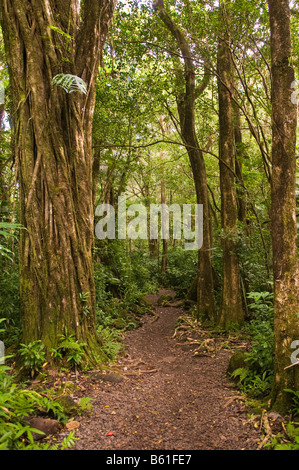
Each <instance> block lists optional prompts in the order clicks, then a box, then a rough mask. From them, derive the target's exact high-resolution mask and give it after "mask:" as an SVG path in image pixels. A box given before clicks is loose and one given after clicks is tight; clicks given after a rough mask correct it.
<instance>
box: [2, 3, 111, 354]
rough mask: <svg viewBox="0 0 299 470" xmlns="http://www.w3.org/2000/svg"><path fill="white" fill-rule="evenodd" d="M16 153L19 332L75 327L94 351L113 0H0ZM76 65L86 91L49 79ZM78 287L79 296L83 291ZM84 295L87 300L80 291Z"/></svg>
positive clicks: (54, 332)
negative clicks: (103, 80)
mask: <svg viewBox="0 0 299 470" xmlns="http://www.w3.org/2000/svg"><path fill="white" fill-rule="evenodd" d="M0 5H1V17H2V20H1V24H2V30H3V35H4V41H5V49H6V58H7V63H8V68H9V74H10V83H11V94H12V97H11V98H12V109H11V116H12V136H13V137H12V139H13V147H14V152H15V158H16V159H17V162H18V169H19V174H18V181H19V187H20V201H21V214H20V219H21V220H20V221H21V223H22V224H23V225H24V227H25V229H26V230H23V231H22V234H21V240H20V296H21V313H22V320H23V341H24V342H30V341H33V340H37V339H40V340H42V342H43V343H44V344H45V346H46V349H47V351H48V352H49V351H50V349H51V348H53V347H56V346H57V338H58V335H59V334H61V333H64V332H65V328H67V331H68V334H75V335H76V338H77V339H78V340H80V341H84V342H85V343H87V347H86V350H88V351H89V352H90V355H92V352H94V349H95V347H96V339H95V288H94V280H93V259H92V248H93V239H94V236H93V187H92V167H93V158H92V119H93V111H94V105H95V89H96V77H97V70H98V66H99V59H100V54H101V50H102V48H103V43H104V39H105V36H106V34H107V30H108V26H109V23H110V20H111V17H112V14H113V9H114V0H104V1H101V2H99V1H97V0H85V2H84V6H82V2H81V6H80V2H79V1H78V0H63V1H62V0H59V1H58V0H57V1H56V2H54V1H49V0H38V1H37V0H32V1H29V0H26V1H25V0H24V1H22V2H20V1H19V0H1V3H0ZM60 73H62V74H73V75H76V76H78V77H80V78H82V79H83V80H84V81H85V83H86V84H87V90H88V91H87V94H86V95H85V94H82V93H78V92H76V93H71V94H67V93H66V92H65V91H64V90H63V89H62V88H60V87H55V86H53V85H52V79H53V78H54V76H55V75H57V74H60ZM83 294H84V296H83V297H82V295H83ZM82 299H83V300H82Z"/></svg>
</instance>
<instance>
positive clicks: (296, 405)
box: [285, 389, 299, 416]
mask: <svg viewBox="0 0 299 470" xmlns="http://www.w3.org/2000/svg"><path fill="white" fill-rule="evenodd" d="M285 392H288V393H291V395H292V401H293V406H292V411H293V413H294V414H295V415H296V416H299V390H296V391H295V390H290V389H286V390H285Z"/></svg>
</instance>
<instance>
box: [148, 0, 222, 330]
mask: <svg viewBox="0 0 299 470" xmlns="http://www.w3.org/2000/svg"><path fill="white" fill-rule="evenodd" d="M154 7H155V9H156V11H157V13H158V15H159V17H160V18H161V20H162V21H163V23H164V24H165V26H166V28H167V29H168V30H169V32H170V33H171V35H172V36H173V37H174V39H175V40H176V43H177V46H178V48H179V49H180V51H181V54H182V56H183V58H184V79H183V81H182V82H181V83H180V85H181V86H182V87H184V88H185V89H184V91H183V93H182V94H181V96H179V97H178V98H177V108H178V113H179V119H180V129H181V135H182V138H183V142H184V145H185V147H186V150H187V152H188V155H189V160H190V164H191V168H192V172H193V178H194V183H195V191H196V196H197V203H198V204H202V205H203V245H202V247H201V249H200V250H199V252H198V276H197V281H198V285H197V305H198V316H201V317H202V318H203V319H209V320H212V321H214V320H215V312H216V302H215V295H214V281H213V272H212V262H211V248H212V233H211V223H210V211H209V208H210V207H209V191H208V186H207V175H206V167H205V161H204V157H203V153H202V151H201V149H200V148H199V144H198V139H197V135H196V130H195V99H196V96H199V95H200V93H202V91H203V90H204V89H205V87H206V85H207V77H208V75H207V74H206V75H205V77H204V79H203V81H202V83H201V84H200V85H199V86H198V87H196V86H195V68H194V64H193V60H192V53H191V49H190V46H189V44H188V41H187V39H186V37H185V36H184V34H183V32H182V31H181V30H180V28H179V27H178V26H177V25H176V23H175V22H174V20H173V19H172V17H171V16H170V14H169V13H168V12H167V11H166V9H165V7H164V1H163V0H158V1H157V2H155V3H154ZM179 67H180V63H179V64H178V70H179V72H181V70H180V69H179ZM205 71H206V70H205Z"/></svg>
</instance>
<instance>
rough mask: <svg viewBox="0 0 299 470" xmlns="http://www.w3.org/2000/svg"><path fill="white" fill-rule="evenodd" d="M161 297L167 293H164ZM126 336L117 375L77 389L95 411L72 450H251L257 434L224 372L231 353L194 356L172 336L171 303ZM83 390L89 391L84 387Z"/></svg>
mask: <svg viewBox="0 0 299 470" xmlns="http://www.w3.org/2000/svg"><path fill="white" fill-rule="evenodd" d="M163 292H165V291H163ZM159 295H161V292H160V293H159V294H158V295H154V296H151V300H152V301H153V303H154V305H155V309H156V314H158V317H157V319H156V321H153V317H152V316H146V317H145V318H144V323H143V325H142V326H141V327H140V328H138V329H137V330H133V331H129V332H128V333H127V335H126V346H127V355H126V356H125V357H124V358H123V359H122V360H121V361H120V362H119V363H118V368H119V370H121V371H122V374H121V375H116V374H112V375H109V374H107V375H106V376H105V375H104V376H103V375H100V377H102V378H104V379H105V380H99V374H97V373H95V374H94V375H92V374H91V377H90V381H88V384H87V383H84V381H82V384H81V385H82V386H83V387H84V388H83V390H84V389H85V392H84V394H87V395H88V396H91V397H92V398H93V399H94V400H93V412H92V414H91V415H90V416H87V415H82V416H81V417H80V418H78V420H79V421H80V427H79V429H78V431H77V433H76V436H77V437H78V438H79V440H78V441H77V443H76V445H75V449H78V450H241V449H245V450H255V449H257V447H258V444H257V443H258V441H259V440H260V433H259V432H258V430H257V429H256V428H254V427H253V424H252V423H250V422H249V421H248V417H247V412H246V411H247V410H246V409H245V406H244V404H243V403H242V402H241V401H240V400H237V399H234V397H235V396H236V395H238V392H237V391H236V390H234V388H233V387H232V385H231V384H230V382H229V381H228V379H227V377H226V375H225V370H226V367H227V364H228V361H229V357H230V355H231V351H228V350H224V349H220V350H219V351H218V352H217V353H216V356H215V357H211V355H210V356H208V355H206V356H204V355H200V356H197V357H196V356H193V354H192V352H191V351H190V350H185V351H184V350H183V349H182V347H180V346H178V341H177V340H176V338H173V334H174V329H175V325H176V322H177V319H178V317H179V316H181V315H182V314H184V313H185V312H184V311H183V310H182V309H181V308H179V307H177V306H176V304H175V303H172V304H171V305H170V306H168V307H158V306H157V299H158V297H159ZM87 389H88V393H87V391H86V390H87Z"/></svg>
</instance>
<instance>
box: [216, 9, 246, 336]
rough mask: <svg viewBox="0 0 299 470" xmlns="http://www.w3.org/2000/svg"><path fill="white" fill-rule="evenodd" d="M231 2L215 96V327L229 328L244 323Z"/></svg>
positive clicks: (223, 15)
mask: <svg viewBox="0 0 299 470" xmlns="http://www.w3.org/2000/svg"><path fill="white" fill-rule="evenodd" d="M229 8H230V2H227V1H221V2H220V8H219V20H220V21H219V25H221V26H220V27H219V46H218V59H217V62H218V66H217V68H218V74H217V75H218V95H219V168H220V189H221V226H222V232H223V234H222V251H223V256H222V258H223V285H222V299H221V306H220V314H219V319H218V323H219V325H220V326H222V327H225V328H229V327H230V326H231V325H232V324H237V325H241V324H242V323H243V321H244V312H243V307H242V294H241V278H240V268H239V258H238V253H237V235H238V232H237V229H238V207H237V198H236V191H235V132H234V131H235V129H234V107H233V100H232V89H233V79H234V67H233V61H232V57H231V51H230V46H229V34H228V30H229V24H230V12H229Z"/></svg>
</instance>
